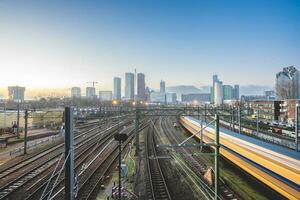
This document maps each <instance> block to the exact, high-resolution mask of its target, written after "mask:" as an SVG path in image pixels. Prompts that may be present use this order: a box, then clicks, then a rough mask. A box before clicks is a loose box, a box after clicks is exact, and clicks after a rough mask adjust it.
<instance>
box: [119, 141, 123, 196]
mask: <svg viewBox="0 0 300 200" xmlns="http://www.w3.org/2000/svg"><path fill="white" fill-rule="evenodd" d="M121 166H122V141H121V140H120V141H119V200H121V199H122V191H121V189H122V174H121V172H122V167H121Z"/></svg>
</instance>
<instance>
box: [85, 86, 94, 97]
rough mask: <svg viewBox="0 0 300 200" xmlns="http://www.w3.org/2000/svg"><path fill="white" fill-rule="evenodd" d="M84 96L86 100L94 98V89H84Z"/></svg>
mask: <svg viewBox="0 0 300 200" xmlns="http://www.w3.org/2000/svg"><path fill="white" fill-rule="evenodd" d="M85 96H86V97H87V98H95V97H96V89H95V88H94V87H86V91H85Z"/></svg>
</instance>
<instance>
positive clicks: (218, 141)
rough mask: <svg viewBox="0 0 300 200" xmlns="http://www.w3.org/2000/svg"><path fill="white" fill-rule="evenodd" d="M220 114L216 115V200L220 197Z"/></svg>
mask: <svg viewBox="0 0 300 200" xmlns="http://www.w3.org/2000/svg"><path fill="white" fill-rule="evenodd" d="M219 134H220V133H219V115H217V114H216V115H215V145H216V148H215V200H217V199H218V198H219V153H220V140H219V139H220V135H219Z"/></svg>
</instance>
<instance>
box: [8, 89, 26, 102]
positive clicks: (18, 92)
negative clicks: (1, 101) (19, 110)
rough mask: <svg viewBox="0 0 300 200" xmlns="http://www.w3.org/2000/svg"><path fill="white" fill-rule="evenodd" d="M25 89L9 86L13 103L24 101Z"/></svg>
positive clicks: (9, 93)
mask: <svg viewBox="0 0 300 200" xmlns="http://www.w3.org/2000/svg"><path fill="white" fill-rule="evenodd" d="M24 94H25V87H20V86H9V87H8V98H9V100H13V101H24V97H25V95H24Z"/></svg>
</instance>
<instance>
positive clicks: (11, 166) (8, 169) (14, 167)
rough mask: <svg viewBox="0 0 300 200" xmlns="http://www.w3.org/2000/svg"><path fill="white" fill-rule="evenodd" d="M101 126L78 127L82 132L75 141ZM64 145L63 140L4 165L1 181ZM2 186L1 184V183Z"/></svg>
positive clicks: (1, 170)
mask: <svg viewBox="0 0 300 200" xmlns="http://www.w3.org/2000/svg"><path fill="white" fill-rule="evenodd" d="M97 124H98V125H100V123H99V122H97V123H96V122H93V123H88V124H84V125H80V126H77V127H76V128H77V129H79V130H80V132H78V133H77V134H76V135H75V139H77V138H79V137H81V136H84V135H85V134H86V133H89V132H90V131H93V130H96V129H97V128H98V126H96V127H93V128H90V127H91V126H95V125H97ZM102 124H103V122H102V123H101V125H102ZM63 145H64V143H63V140H62V139H61V140H59V141H58V142H57V143H55V144H53V145H50V146H48V147H47V148H45V149H43V152H42V153H41V152H35V153H32V154H30V155H26V156H24V157H23V158H22V159H15V161H12V162H10V163H8V164H4V165H3V166H1V167H0V180H3V179H5V178H6V177H7V176H8V175H10V174H12V173H13V172H15V171H18V170H20V169H21V168H22V167H25V166H27V165H29V164H31V163H32V162H34V161H36V160H38V159H39V158H41V157H43V156H45V155H47V154H48V153H50V152H53V151H55V150H56V149H58V148H60V147H62V146H63ZM0 184H1V182H0Z"/></svg>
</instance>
